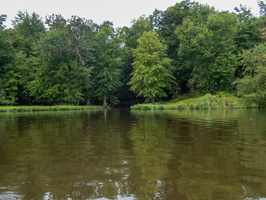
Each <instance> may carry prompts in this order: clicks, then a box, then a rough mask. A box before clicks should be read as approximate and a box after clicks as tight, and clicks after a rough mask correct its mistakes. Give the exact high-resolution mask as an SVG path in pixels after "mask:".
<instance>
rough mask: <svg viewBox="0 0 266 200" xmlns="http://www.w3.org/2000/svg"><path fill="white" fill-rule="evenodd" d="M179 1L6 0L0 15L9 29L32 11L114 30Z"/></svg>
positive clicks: (217, 0) (209, 0)
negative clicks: (105, 24) (106, 23)
mask: <svg viewBox="0 0 266 200" xmlns="http://www.w3.org/2000/svg"><path fill="white" fill-rule="evenodd" d="M1 1H3V0H1ZM181 1H182V0H75V1H71V0H70V1H66V0H64V1H63V0H6V1H4V3H1V6H0V14H7V15H8V21H7V23H6V26H8V27H10V24H11V22H10V21H11V20H13V19H14V17H15V16H16V14H17V12H18V11H26V10H27V11H28V12H29V13H32V12H36V13H37V14H39V15H40V16H41V17H42V18H43V19H44V18H45V16H46V15H51V14H62V15H63V16H64V17H65V18H66V19H67V18H70V17H71V16H72V15H77V16H79V17H82V18H86V19H92V20H93V21H94V22H95V23H97V24H100V23H102V22H103V21H105V20H109V21H111V22H113V23H114V26H115V27H122V26H130V25H131V21H132V20H133V19H137V18H139V17H140V16H141V15H146V16H148V15H150V14H152V13H153V11H154V10H155V9H158V10H165V9H167V8H168V7H170V6H173V5H175V3H179V2H181ZM197 2H199V3H201V4H208V5H210V6H214V7H215V9H216V10H220V11H221V10H230V11H232V10H233V9H234V7H236V6H239V5H240V4H242V5H246V6H247V7H248V8H251V10H252V12H253V13H254V14H257V13H258V11H259V9H258V6H257V0H198V1H197Z"/></svg>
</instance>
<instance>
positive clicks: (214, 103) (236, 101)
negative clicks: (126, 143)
mask: <svg viewBox="0 0 266 200" xmlns="http://www.w3.org/2000/svg"><path fill="white" fill-rule="evenodd" d="M260 106H261V105H259V103H258V102H251V101H249V100H246V99H242V98H238V97H235V96H233V95H229V94H217V95H211V94H206V95H205V96H202V97H198V98H190V99H186V100H182V101H176V102H170V103H156V104H137V105H134V106H131V109H133V110H166V109H171V110H184V109H237V108H258V107H260Z"/></svg>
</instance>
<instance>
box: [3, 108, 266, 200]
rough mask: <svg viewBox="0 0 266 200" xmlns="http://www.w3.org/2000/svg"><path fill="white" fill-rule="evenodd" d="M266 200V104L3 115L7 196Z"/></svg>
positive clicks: (42, 199)
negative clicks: (243, 107)
mask: <svg viewBox="0 0 266 200" xmlns="http://www.w3.org/2000/svg"><path fill="white" fill-rule="evenodd" d="M8 199H21V200H31V199H33V200H50V199H51V200H59V199H60V200H61V199H62V200H77V199H82V200H84V199H92V200H94V199H95V200H96V199H97V200H109V199H121V200H135V199H136V200H138V199H141V200H142V199H143V200H144V199H145V200H146V199H158V200H159V199H170V200H175V199H177V200H201V199H202V200H208V199H210V200H213V199H215V200H216V199H221V200H227V199H232V200H253V199H259V200H265V199H266V110H264V109H261V110H241V109H239V110H204V111H197V110H194V111H191V110H188V111H130V110H105V111H53V112H21V113H0V200H8Z"/></svg>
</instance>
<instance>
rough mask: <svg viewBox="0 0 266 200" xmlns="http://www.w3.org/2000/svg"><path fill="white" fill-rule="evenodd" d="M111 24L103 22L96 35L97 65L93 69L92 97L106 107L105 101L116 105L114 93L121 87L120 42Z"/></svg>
mask: <svg viewBox="0 0 266 200" xmlns="http://www.w3.org/2000/svg"><path fill="white" fill-rule="evenodd" d="M112 26H113V25H112V23H111V22H108V21H107V22H104V23H103V24H102V25H101V27H100V28H99V30H98V32H97V33H96V41H97V47H96V48H97V49H96V54H95V56H96V59H97V64H96V67H95V68H94V69H93V76H94V77H95V80H94V81H93V88H94V97H96V98H97V99H98V100H102V101H103V105H107V104H108V103H107V100H108V101H109V102H111V103H112V104H116V103H117V101H118V100H117V98H116V96H115V93H116V92H117V90H118V88H119V87H120V86H121V81H120V79H121V78H120V77H121V65H122V62H121V60H120V59H119V58H120V55H121V48H120V41H119V40H118V38H117V37H116V32H115V31H114V28H113V27H112Z"/></svg>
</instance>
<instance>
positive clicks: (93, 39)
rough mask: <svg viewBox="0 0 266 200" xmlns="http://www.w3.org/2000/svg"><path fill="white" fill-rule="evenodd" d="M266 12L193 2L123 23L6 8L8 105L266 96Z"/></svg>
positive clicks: (1, 28) (2, 84)
mask: <svg viewBox="0 0 266 200" xmlns="http://www.w3.org/2000/svg"><path fill="white" fill-rule="evenodd" d="M258 6H259V8H260V16H254V15H253V14H252V12H251V11H250V10H249V9H247V8H246V7H245V6H243V5H240V6H239V7H236V8H235V11H234V12H229V11H217V10H216V9H215V8H214V7H210V6H208V5H205V4H204V5H203V4H199V3H197V2H194V1H193V2H192V1H190V0H185V1H182V2H180V3H177V4H175V5H173V6H172V7H169V8H168V9H166V10H165V11H160V10H155V11H154V12H153V14H152V15H150V16H140V17H139V18H138V19H136V20H134V21H132V25H131V27H120V28H114V27H113V24H112V22H110V21H105V22H103V23H102V24H100V25H99V24H96V23H94V22H93V21H92V20H88V19H83V18H80V17H78V16H72V17H71V18H70V19H65V18H64V17H63V16H62V15H60V14H58V15H57V14H52V15H49V16H46V17H45V19H42V18H41V17H40V16H39V15H38V14H37V13H28V12H22V11H18V13H17V17H15V19H14V20H13V21H12V22H13V27H12V28H6V27H5V21H6V19H7V16H6V15H5V14H1V13H0V105H61V104H77V105H81V104H83V105H84V104H86V105H90V104H103V105H112V106H114V105H124V106H128V105H132V104H136V103H139V102H144V101H150V102H154V101H162V100H170V99H176V98H179V97H180V96H184V95H186V96H190V97H192V96H193V97H195V96H200V95H204V94H207V93H210V94H215V93H217V92H224V93H229V94H233V95H236V96H239V97H245V98H251V99H254V100H262V101H265V99H266V43H265V39H266V2H263V1H261V2H259V3H258Z"/></svg>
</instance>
